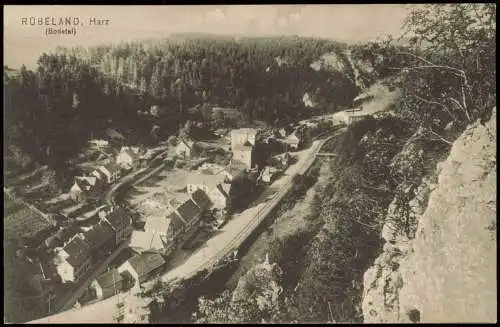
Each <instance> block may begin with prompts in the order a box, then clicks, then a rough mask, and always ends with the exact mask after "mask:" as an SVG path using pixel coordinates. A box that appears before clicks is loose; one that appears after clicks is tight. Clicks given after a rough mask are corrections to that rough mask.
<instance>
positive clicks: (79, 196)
mask: <svg viewBox="0 0 500 327" xmlns="http://www.w3.org/2000/svg"><path fill="white" fill-rule="evenodd" d="M83 189H84V188H83V186H81V183H80V182H78V181H75V182H74V183H73V185H72V186H71V188H70V189H69V196H70V198H71V199H72V200H74V201H81V200H83V199H85V193H84V192H83Z"/></svg>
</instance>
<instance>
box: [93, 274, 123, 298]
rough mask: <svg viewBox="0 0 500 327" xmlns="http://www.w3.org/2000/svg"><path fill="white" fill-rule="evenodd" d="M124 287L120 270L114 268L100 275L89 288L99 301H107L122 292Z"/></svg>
mask: <svg viewBox="0 0 500 327" xmlns="http://www.w3.org/2000/svg"><path fill="white" fill-rule="evenodd" d="M123 287H124V279H123V276H122V275H121V274H120V273H119V272H118V269H116V268H113V269H111V270H108V271H106V272H104V273H103V274H101V275H99V276H98V277H97V278H96V279H94V280H93V281H92V283H90V286H89V288H90V289H91V290H93V291H94V292H95V295H96V298H97V299H98V300H103V299H107V298H109V297H111V296H114V295H116V294H118V293H120V292H121V291H122V289H123Z"/></svg>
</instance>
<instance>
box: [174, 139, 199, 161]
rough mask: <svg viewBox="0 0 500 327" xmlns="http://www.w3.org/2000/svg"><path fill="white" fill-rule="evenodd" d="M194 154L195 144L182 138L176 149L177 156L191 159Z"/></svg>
mask: <svg viewBox="0 0 500 327" xmlns="http://www.w3.org/2000/svg"><path fill="white" fill-rule="evenodd" d="M194 152H195V151H194V142H193V141H188V140H185V139H184V138H182V137H180V138H179V143H178V144H177V146H176V147H175V154H177V155H178V156H180V157H183V158H189V157H191V156H193V155H194V154H195V153H194Z"/></svg>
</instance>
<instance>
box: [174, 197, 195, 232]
mask: <svg viewBox="0 0 500 327" xmlns="http://www.w3.org/2000/svg"><path fill="white" fill-rule="evenodd" d="M175 213H177V214H178V215H179V217H181V218H182V220H183V221H185V222H186V228H187V229H191V228H192V227H194V226H195V225H196V224H197V223H198V222H199V221H200V218H201V209H200V208H199V207H198V206H197V205H196V204H194V202H193V200H191V199H188V200H186V201H185V202H184V203H183V204H181V205H180V206H178V207H177V209H175Z"/></svg>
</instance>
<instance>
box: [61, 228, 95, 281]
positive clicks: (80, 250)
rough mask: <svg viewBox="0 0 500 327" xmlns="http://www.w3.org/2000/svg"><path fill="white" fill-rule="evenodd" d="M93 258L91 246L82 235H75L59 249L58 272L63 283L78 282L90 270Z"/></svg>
mask: <svg viewBox="0 0 500 327" xmlns="http://www.w3.org/2000/svg"><path fill="white" fill-rule="evenodd" d="M91 257H92V249H91V246H90V245H89V244H88V243H87V242H86V241H85V240H84V238H83V237H82V236H81V235H79V234H77V235H75V236H74V237H73V238H72V239H71V240H70V241H69V242H68V243H67V244H66V245H65V246H64V247H63V248H62V249H59V251H58V252H57V256H56V258H55V264H56V271H57V274H58V275H59V276H60V277H61V280H62V282H63V283H68V282H72V283H74V282H76V281H78V280H79V279H80V278H81V277H82V275H84V274H85V273H86V272H87V271H88V270H89V269H90V267H91V265H92V261H91Z"/></svg>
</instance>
